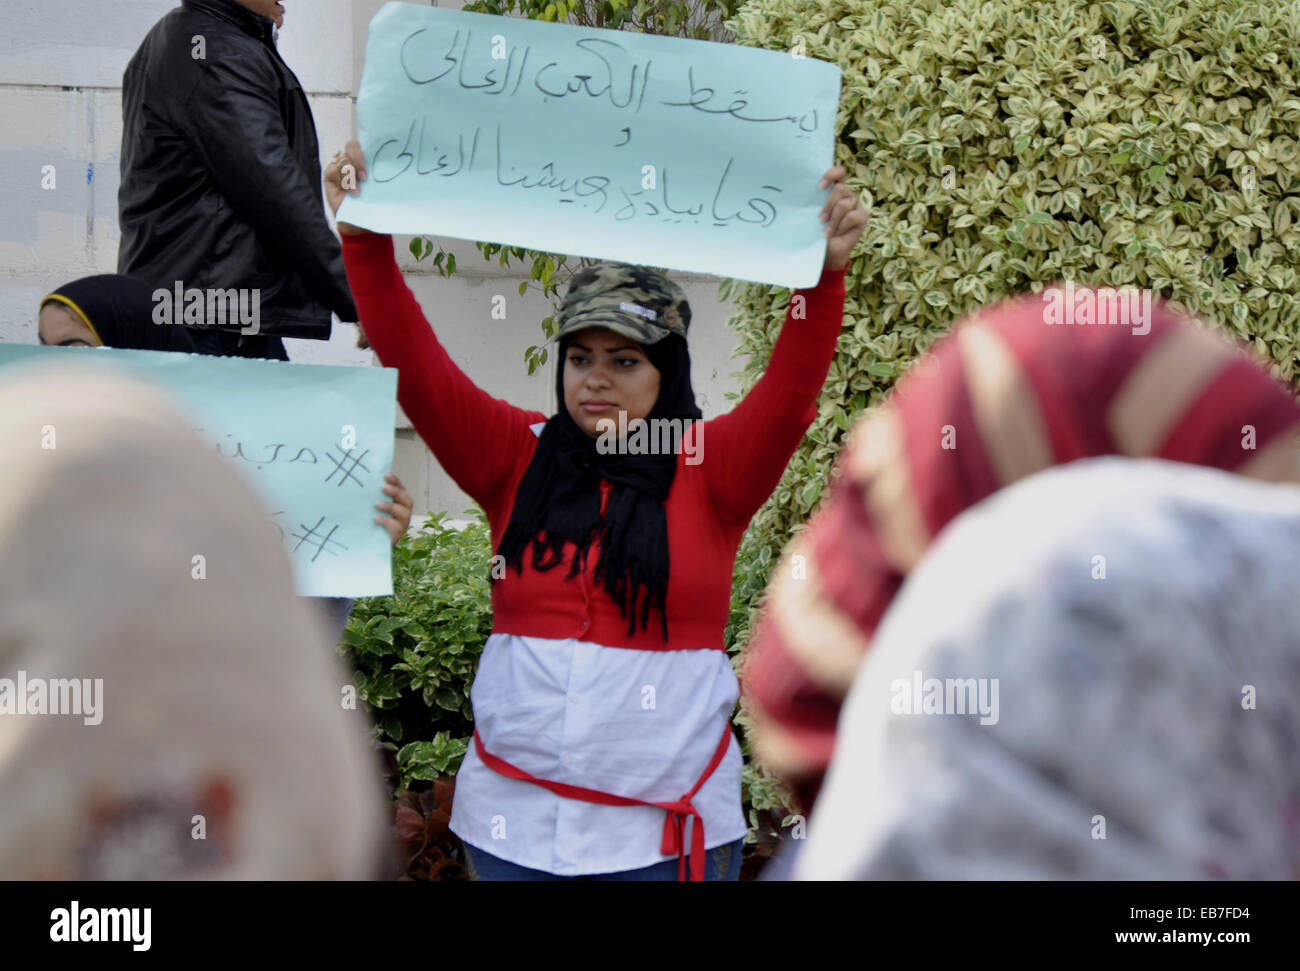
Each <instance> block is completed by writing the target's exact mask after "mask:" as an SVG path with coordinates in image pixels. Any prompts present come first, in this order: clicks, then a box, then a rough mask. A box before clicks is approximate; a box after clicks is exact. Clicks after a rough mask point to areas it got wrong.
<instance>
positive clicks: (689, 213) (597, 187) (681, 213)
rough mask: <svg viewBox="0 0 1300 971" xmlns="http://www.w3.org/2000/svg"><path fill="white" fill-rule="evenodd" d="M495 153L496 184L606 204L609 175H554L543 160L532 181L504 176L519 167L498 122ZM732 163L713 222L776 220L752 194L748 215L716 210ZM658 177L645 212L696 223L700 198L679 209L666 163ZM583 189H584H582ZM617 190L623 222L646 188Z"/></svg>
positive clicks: (717, 191)
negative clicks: (556, 192) (509, 158)
mask: <svg viewBox="0 0 1300 971" xmlns="http://www.w3.org/2000/svg"><path fill="white" fill-rule="evenodd" d="M496 152H497V159H496V178H497V184H498V185H501V186H518V187H519V188H521V189H538V188H540V189H555V190H559V193H560V195H564V194H565V193H572V194H573V195H574V196H575V197H576V198H579V199H582V198H586V197H588V196H592V195H595V194H597V193H599V194H600V197H601V203H600V205H599V206H598V207H597V208H596V210H595V211H596V212H600V211H601V209H603V208H604V207H605V203H606V201H607V199H608V195H609V194H608V192H607V191H606V190H607V188H608V187H609V185H610V183H611V182H612V181H613V179H611V178H610V177H609V176H604V175H597V174H592V175H587V176H579V175H571V176H568V177H567V178H566V175H565V174H557V172H556V163H555V162H554V161H546V162H543V163H542V164H541V167H540V170H539V171H538V172H537V173H536V174H535V178H534V179H533V181H531V182H530V181H529V176H528V174H524V175H521V176H519V177H518V178H513V179H510V178H507V177H506V174H505V172H503V167H505V168H509V169H510V170H511V172H512V173H513V172H514V171H516V170H517V169H518V166H516V165H511V164H509V163H507V162H506V160H505V151H504V149H503V147H502V132H501V126H499V125H498V126H497V133H496ZM735 162H736V159H735V157H734V156H733V157H731V158H729V159H728V160H727V163H726V165H725V166H724V167H723V169H722V172H721V174H720V175H719V176H718V180H717V184H716V186H715V188H714V192H713V198H712V204H711V208H710V215H711V216H712V218H713V225H715V226H725V225H726V224H727V223H728V222H730V221H731V220H737V221H739V222H742V223H750V224H756V225H758V226H760V227H764V228H765V227H767V226H771V225H772V224H773V223H775V222H776V217H777V207H776V204H775V203H774V202H772V201H770V200H768V199H765V198H763V197H762V196H761V195H759V196H751V197H750V198H749V199H748V200H747V203H748V207H749V210H750V212H751V214H746V213H745V211H743V210H741V209H737V210H735V211H734V212H732V213H730V214H726V213H722V212H719V211H718V206H719V200H720V198H721V197H722V195H723V192H724V189H725V186H726V182H727V179H728V177H729V176H730V175H731V169H732V167H733V166H734V164H735ZM660 176H661V177H660V178H659V180H658V186H657V190H654V191H657V192H658V193H659V196H658V198H659V202H657V203H656V202H651V201H650V200H649V199H643V200H642V201H641V205H642V206H644V207H645V212H644V214H645V215H648V216H652V217H654V216H660V215H663V218H664V220H665V221H673V222H680V221H682V218H683V217H693V218H694V220H695V222H699V221H700V220H699V217H700V216H701V214H702V213H703V212H704V203H703V202H702V201H701V202H699V204H698V205H695V206H689V205H688V206H686V207H685V208H682V207H681V205H680V201H681V200H679V205H677V206H674V205H673V204H672V203H671V202H670V201H669V198H668V185H669V182H670V179H669V171H668V167H667V166H664V167H663V168H662V170H661V172H660ZM579 187H581V188H579ZM762 188H763V189H766V190H769V191H771V192H777V193H779V192H781V189H779V188H777V187H776V186H773V185H764V186H762ZM584 189H585V190H586V191H583V190H584ZM618 192H620V193H621V194H622V196H623V199H624V203H625V204H624V205H623V207H622V208H620V209H619V210H618V211H617V212H615V213H614V218H615V219H616V220H617V221H619V222H626V221H627V220H629V219H632V218H633V217H635V216H636V214H637V202H636V201H634V199H633V197H634V196H642V195H644V194H645V192H646V190H644V189H637V190H636V191H635V192H628V190H627V189H626V188H623V187H621V186H620V187H618ZM558 201H560V202H572V201H573V200H572V199H559V200H558Z"/></svg>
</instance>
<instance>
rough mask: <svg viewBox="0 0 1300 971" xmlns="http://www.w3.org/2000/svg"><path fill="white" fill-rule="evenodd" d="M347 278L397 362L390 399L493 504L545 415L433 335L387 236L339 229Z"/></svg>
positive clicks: (378, 340)
mask: <svg viewBox="0 0 1300 971" xmlns="http://www.w3.org/2000/svg"><path fill="white" fill-rule="evenodd" d="M343 263H344V265H345V266H346V267H347V274H348V284H349V285H350V286H351V288H352V296H353V299H354V300H355V301H356V305H357V310H358V312H359V313H360V315H361V325H362V326H363V327H364V328H365V332H366V334H367V336H368V337H369V338H370V344H371V346H372V347H373V348H374V349H375V353H376V354H378V355H379V360H380V361H381V362H383V363H384V364H385V365H386V366H388V367H395V368H397V400H398V401H399V402H400V403H401V405H402V409H403V410H404V411H405V412H406V414H407V415H408V416H410V419H411V422H412V423H413V424H414V425H415V430H416V431H417V432H418V433H419V435H420V437H421V438H422V439H424V442H425V444H427V445H428V446H429V448H430V449H431V450H432V451H433V454H434V455H435V456H436V457H437V459H438V462H439V463H440V464H441V465H442V467H443V468H444V469H446V470H447V474H448V475H450V476H451V477H452V479H454V480H455V482H456V484H457V485H458V486H460V487H461V488H462V489H463V490H465V492H466V493H468V494H469V496H470V497H471V498H472V499H474V501H475V502H477V503H478V504H479V505H481V506H482V507H483V508H484V509H485V510H487V511H488V512H489V514H490V513H491V512H492V510H493V508H494V506H495V504H496V501H497V499H498V496H499V495H500V494H501V491H502V490H503V489H504V488H505V487H506V486H507V485H509V484H510V480H511V475H512V473H513V472H514V471H515V469H516V467H517V465H518V464H519V462H520V459H521V457H522V456H525V455H527V454H529V452H528V450H529V448H530V447H531V445H532V442H534V441H535V440H536V438H535V436H534V435H533V433H532V432H531V431H529V428H528V426H529V425H530V424H532V423H533V422H537V421H545V420H546V416H545V415H543V414H542V413H541V412H530V411H525V410H524V409H522V408H516V407H515V406H514V405H511V404H509V403H507V402H505V401H501V400H500V399H497V398H493V397H492V396H491V395H489V394H488V393H487V392H486V391H484V390H483V389H482V388H480V387H478V386H477V385H476V384H474V382H473V381H471V380H470V379H469V376H468V375H466V374H465V372H464V371H462V370H461V369H460V368H459V367H457V365H456V363H455V362H454V361H452V359H451V357H450V356H449V355H448V354H447V350H446V348H444V347H443V346H442V343H441V342H440V341H439V340H438V338H437V337H436V336H435V335H434V332H433V328H432V327H430V326H429V322H428V320H426V319H425V316H424V314H423V312H421V310H420V305H419V304H418V303H417V302H416V299H415V295H414V294H413V293H411V290H410V288H409V287H408V286H407V285H406V281H405V280H403V279H402V272H401V270H400V269H399V268H398V266H397V261H396V259H395V258H394V255H393V238H392V237H391V236H387V235H380V234H377V233H361V234H350V233H348V232H346V231H345V232H343Z"/></svg>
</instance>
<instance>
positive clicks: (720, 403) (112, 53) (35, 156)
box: [0, 0, 739, 516]
mask: <svg viewBox="0 0 1300 971" xmlns="http://www.w3.org/2000/svg"><path fill="white" fill-rule="evenodd" d="M284 2H285V8H286V15H285V23H284V29H283V30H282V31H281V34H280V39H279V48H280V52H281V54H282V55H283V57H284V59H285V61H286V62H287V63H288V64H289V66H290V67H291V68H293V70H294V71H295V73H297V75H298V77H299V79H300V80H301V82H302V84H303V88H304V89H305V90H306V91H307V92H308V97H309V99H310V101H311V106H312V111H313V112H314V114H315V117H316V127H317V133H318V137H319V139H320V152H321V160H322V164H323V163H324V162H325V161H326V160H328V159H329V157H330V156H332V155H333V154H334V152H335V151H337V150H338V149H339V148H342V146H343V144H344V143H345V142H346V141H347V140H348V139H349V138H351V137H353V135H354V133H355V122H354V113H353V105H354V103H355V97H356V92H357V89H358V87H359V85H360V82H361V75H362V71H363V70H364V65H365V46H366V36H367V26H368V24H369V22H370V18H371V17H372V16H373V15H374V14H375V12H377V11H378V10H379V8H380V7H381V6H383V3H384V0H284ZM176 5H177V4H176V2H174V0H111V2H109V0H60V2H59V3H58V4H57V6H55V7H51V6H50V5H49V4H36V3H26V2H22V3H20V2H17V0H3V7H4V14H5V17H4V20H5V30H4V31H0V132H3V133H4V139H3V143H2V144H0V172H4V173H6V178H4V179H3V180H0V341H11V342H22V343H35V342H36V308H37V305H38V303H39V301H40V298H41V297H42V296H44V295H45V294H46V293H48V292H49V291H50V290H52V289H53V288H54V287H56V286H58V285H60V284H62V283H66V282H67V281H69V280H72V279H75V278H77V277H81V276H87V275H90V274H92V273H112V272H114V271H115V270H116V267H117V244H118V227H117V188H118V181H119V179H118V151H119V146H120V143H121V134H122V107H121V84H122V72H123V70H124V69H125V68H126V63H127V61H128V60H129V59H130V57H131V55H132V54H133V53H134V52H135V49H136V47H137V46H138V45H139V43H140V41H141V40H142V39H143V37H144V35H145V34H146V33H147V32H148V30H149V28H150V27H151V26H152V25H153V24H154V22H155V21H157V20H158V18H159V17H161V16H162V15H163V14H164V13H166V12H167V11H168V10H170V9H171V8H172V7H174V6H176ZM440 5H441V6H450V7H455V8H460V7H461V6H463V3H462V2H461V0H449V2H443V3H441V4H440ZM45 165H54V166H55V170H56V176H57V184H56V188H55V189H53V190H44V189H42V188H41V172H42V167H43V166H45ZM322 205H323V201H322ZM409 239H410V238H409V237H398V238H397V240H396V245H397V249H398V252H399V261H400V262H401V264H402V266H403V269H404V270H405V271H406V278H407V282H408V283H409V285H410V286H411V289H412V290H413V291H414V292H415V294H416V297H417V298H418V299H419V301H420V304H421V306H422V307H423V308H424V311H425V314H426V316H427V317H428V318H429V320H430V321H431V322H432V324H433V326H434V328H435V329H436V331H437V333H438V335H439V337H440V338H441V339H442V341H443V343H444V344H445V345H446V347H447V348H448V350H449V351H450V353H451V355H452V357H453V358H454V359H455V360H456V362H457V363H458V364H459V365H460V366H461V367H462V368H464V369H465V371H466V373H468V374H469V376H470V377H471V378H473V379H474V380H475V381H476V382H478V383H479V384H480V385H481V386H483V387H484V388H486V389H488V390H489V391H490V392H491V393H492V394H494V395H496V396H497V397H501V398H505V399H507V400H509V401H511V402H514V403H515V404H518V405H520V406H523V407H527V408H535V409H538V410H541V411H544V412H547V413H550V412H552V411H553V410H554V407H555V402H554V400H553V398H554V394H553V392H552V390H551V389H552V388H553V386H554V370H553V367H552V365H551V364H549V363H548V365H547V366H546V367H545V368H544V369H543V370H542V371H539V372H538V373H537V374H535V375H533V376H531V377H530V376H529V375H528V373H527V368H526V367H525V364H524V348H526V347H527V346H529V345H530V344H537V343H539V342H540V339H541V337H542V332H541V329H540V327H539V326H538V321H540V320H541V319H542V318H543V317H545V316H547V315H548V313H549V312H550V307H549V306H548V303H547V301H546V300H545V299H544V298H543V297H541V295H540V294H539V293H537V292H536V291H535V290H529V292H528V293H527V294H526V295H525V296H523V297H521V296H519V289H518V288H519V283H520V281H521V280H523V279H524V278H525V277H526V275H527V266H519V267H516V266H511V267H509V268H506V269H502V268H501V267H500V266H499V265H498V263H497V262H496V261H495V260H493V261H490V262H489V261H487V260H484V259H483V257H482V255H481V254H480V253H479V252H478V250H477V249H476V248H475V247H474V245H473V243H471V242H466V241H463V240H453V239H436V240H435V241H436V242H438V243H441V244H442V245H443V246H444V248H446V249H448V250H449V251H451V252H453V253H455V254H456V261H457V264H458V266H457V272H456V274H455V276H453V277H451V278H444V277H442V276H440V275H438V274H437V273H436V272H429V270H427V269H425V268H424V266H422V265H421V264H420V263H417V262H416V261H415V260H414V259H413V258H412V257H411V256H410V255H409V253H408V252H407V245H408V243H409ZM674 278H675V279H676V280H677V281H678V282H679V283H680V284H681V285H682V287H683V289H684V290H685V291H686V293H687V296H688V298H689V299H690V302H691V308H692V311H693V313H694V319H693V321H692V326H691V348H692V357H693V359H694V367H693V374H692V379H693V381H694V384H695V389H696V391H697V393H698V397H699V403H700V407H701V408H702V409H703V411H704V414H705V417H710V418H711V417H713V416H714V415H717V414H719V413H721V412H724V411H726V410H727V409H728V408H729V407H730V402H728V401H727V400H726V398H725V397H724V396H725V394H726V392H728V391H732V390H735V387H736V383H735V381H734V379H733V378H732V377H731V372H733V371H735V370H737V369H738V367H739V362H737V361H733V360H732V359H731V354H732V350H733V348H734V347H735V339H734V337H733V335H732V334H731V333H730V332H729V331H728V330H727V328H726V326H725V322H726V319H727V316H728V312H729V311H728V308H727V307H726V306H725V305H723V304H721V303H719V301H718V297H717V290H718V282H719V281H718V280H717V278H715V277H708V276H692V275H689V274H680V273H677V274H674ZM496 294H501V295H503V296H505V298H506V301H507V318H506V319H505V320H492V319H491V317H490V315H489V312H488V311H489V308H490V305H491V300H492V297H493V296H494V295H496ZM286 345H287V346H288V348H289V356H290V357H291V358H292V359H293V360H295V361H301V362H305V363H319V364H340V365H359V366H367V365H373V364H375V363H376V362H375V361H374V356H373V355H372V354H371V352H369V351H361V350H358V349H357V348H356V328H355V327H353V326H352V325H350V324H339V323H336V324H335V327H334V336H333V338H332V339H331V340H330V341H328V342H323V341H303V340H290V341H286ZM396 433H397V453H396V458H395V461H394V469H395V471H396V472H397V474H398V475H399V476H401V477H402V479H403V481H404V482H405V483H406V485H407V487H408V489H409V490H410V492H411V493H412V495H413V496H415V499H416V512H417V514H418V513H423V512H425V511H427V510H446V511H448V512H450V513H451V514H452V515H453V516H456V515H458V514H459V513H460V512H461V510H463V509H465V508H466V507H467V506H469V505H470V500H469V498H468V497H467V496H465V495H464V494H463V493H462V492H461V491H460V490H459V489H458V488H456V486H455V484H454V483H452V482H451V481H450V479H449V478H448V477H447V476H446V475H445V474H444V473H443V472H442V470H441V468H440V467H439V466H438V463H437V461H436V460H435V459H434V458H433V457H432V455H431V454H430V453H429V451H428V449H426V448H425V447H424V445H423V443H421V442H420V441H419V439H418V437H416V436H415V434H414V432H413V431H412V430H411V428H410V424H409V422H407V421H406V419H405V418H404V417H399V421H398V428H397V432H396Z"/></svg>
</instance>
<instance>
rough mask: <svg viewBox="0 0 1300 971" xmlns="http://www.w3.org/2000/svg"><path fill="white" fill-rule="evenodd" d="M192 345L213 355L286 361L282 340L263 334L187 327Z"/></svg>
mask: <svg viewBox="0 0 1300 971" xmlns="http://www.w3.org/2000/svg"><path fill="white" fill-rule="evenodd" d="M189 332H190V336H191V337H193V338H194V346H195V347H197V348H198V351H199V353H200V354H210V355H212V356H214V357H262V358H266V359H267V360H270V361H287V360H289V355H288V353H287V352H286V351H285V349H284V341H282V340H281V339H280V338H278V337H268V336H267V335H265V334H241V333H239V332H238V331H229V330H214V329H212V328H210V327H205V328H196V327H191V328H189Z"/></svg>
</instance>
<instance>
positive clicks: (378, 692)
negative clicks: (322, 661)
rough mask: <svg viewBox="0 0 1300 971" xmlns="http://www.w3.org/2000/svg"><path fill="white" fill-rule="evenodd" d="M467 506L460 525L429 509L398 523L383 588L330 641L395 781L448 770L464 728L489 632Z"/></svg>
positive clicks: (475, 528)
mask: <svg viewBox="0 0 1300 971" xmlns="http://www.w3.org/2000/svg"><path fill="white" fill-rule="evenodd" d="M467 515H471V516H474V517H475V518H474V519H473V520H472V521H471V522H470V524H469V525H468V526H466V527H465V528H464V529H460V530H457V529H453V528H452V527H450V526H448V525H447V521H446V520H447V517H446V515H445V514H441V513H439V514H437V515H435V516H433V517H432V518H430V519H429V521H428V522H427V523H426V524H425V525H424V527H423V528H422V529H420V530H411V531H410V532H408V534H407V535H406V536H404V537H403V538H402V541H401V542H400V543H398V545H397V547H396V548H395V549H394V550H393V595H392V596H391V597H366V598H364V599H360V600H358V601H357V602H356V606H355V607H353V609H352V615H351V616H350V617H349V618H348V623H347V626H346V628H345V629H344V631H343V637H342V640H341V642H340V643H341V647H340V649H341V650H342V652H343V653H344V655H345V656H346V657H347V659H348V660H349V662H350V663H351V664H352V666H353V668H354V670H355V671H356V677H357V694H358V696H359V697H360V698H361V700H362V701H364V702H365V703H366V704H367V705H368V706H370V708H371V709H372V718H373V721H374V724H375V735H376V738H377V739H378V741H379V742H380V743H381V745H382V746H383V747H384V748H385V749H387V750H388V751H390V752H391V753H392V755H393V759H394V764H395V771H394V776H395V778H394V779H393V782H394V784H395V786H396V788H397V789H398V790H402V789H407V788H410V787H411V786H412V783H419V782H432V781H433V780H434V779H437V778H439V777H442V776H445V775H450V774H454V773H455V771H456V769H457V768H459V767H460V761H461V759H462V757H464V755H465V751H466V747H467V746H468V744H469V739H470V737H471V735H472V733H473V730H474V713H473V711H472V709H471V708H470V702H469V689H470V685H471V684H472V683H473V681H474V670H475V668H476V667H477V665H478V659H479V655H480V654H482V653H483V644H484V642H486V641H487V637H488V634H489V633H491V631H492V602H491V592H490V590H489V586H488V567H489V564H490V562H491V557H492V548H491V540H490V539H489V536H488V527H487V522H486V521H485V519H484V517H483V515H482V513H481V512H480V511H478V510H475V511H472V512H467ZM415 788H422V787H420V786H416V787H415Z"/></svg>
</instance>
